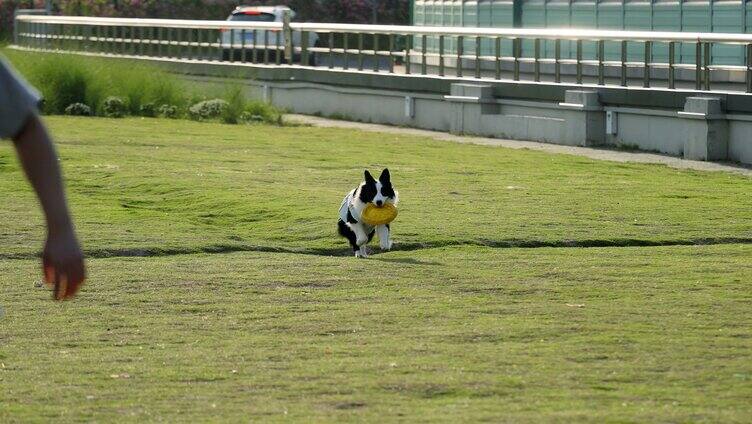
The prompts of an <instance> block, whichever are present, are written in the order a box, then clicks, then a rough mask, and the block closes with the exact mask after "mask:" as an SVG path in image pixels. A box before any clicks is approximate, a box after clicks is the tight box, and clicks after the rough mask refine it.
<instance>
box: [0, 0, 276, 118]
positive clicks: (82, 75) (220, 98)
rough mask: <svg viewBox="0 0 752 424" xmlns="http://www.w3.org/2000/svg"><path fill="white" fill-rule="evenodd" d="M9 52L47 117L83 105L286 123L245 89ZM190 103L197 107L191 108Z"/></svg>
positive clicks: (149, 68)
mask: <svg viewBox="0 0 752 424" xmlns="http://www.w3.org/2000/svg"><path fill="white" fill-rule="evenodd" d="M0 1H2V0H0ZM4 54H6V55H7V57H8V58H9V59H10V60H11V61H12V63H13V65H14V66H15V67H16V68H17V69H18V70H19V71H20V72H21V74H23V75H24V76H25V77H26V79H27V80H29V82H30V83H31V84H32V85H34V86H35V87H37V88H38V89H39V91H40V92H41V93H42V96H43V97H44V99H45V104H44V107H43V112H44V113H46V114H64V113H66V114H67V113H69V112H67V111H66V109H67V108H68V107H69V106H71V105H72V104H74V103H81V104H83V105H90V114H92V115H104V116H110V117H121V116H125V115H128V114H130V115H137V116H138V115H140V116H159V117H165V118H171V119H177V118H182V117H185V116H186V115H187V116H188V117H190V118H192V119H196V120H221V121H223V122H226V123H230V124H236V123H255V122H266V123H270V124H277V125H279V124H280V122H281V116H282V115H281V112H280V111H279V110H278V109H276V108H275V107H273V106H271V105H269V104H266V103H262V102H259V101H251V102H249V101H247V100H246V98H245V97H244V95H243V90H242V88H241V87H240V86H235V87H232V88H231V89H229V90H225V91H224V92H221V91H219V92H217V91H215V90H212V89H202V88H200V87H194V86H187V85H186V84H185V83H184V82H182V80H180V79H179V77H177V76H175V75H172V74H169V73H167V72H165V71H163V70H162V69H160V68H158V67H155V66H153V65H148V64H140V63H133V62H131V61H125V60H119V59H104V58H91V57H82V56H78V55H68V54H45V53H25V52H19V51H14V50H4ZM206 99H213V100H206ZM188 105H193V106H192V107H191V108H190V110H188V107H187V106H188ZM75 110H76V111H77V110H78V107H77V108H76V109H75ZM73 111H74V110H71V111H70V113H73Z"/></svg>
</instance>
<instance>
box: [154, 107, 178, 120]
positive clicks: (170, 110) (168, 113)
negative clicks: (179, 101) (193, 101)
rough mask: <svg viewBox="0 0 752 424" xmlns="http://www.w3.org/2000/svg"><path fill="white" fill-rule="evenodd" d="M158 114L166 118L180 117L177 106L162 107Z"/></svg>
mask: <svg viewBox="0 0 752 424" xmlns="http://www.w3.org/2000/svg"><path fill="white" fill-rule="evenodd" d="M157 112H159V116H162V117H164V118H170V119H177V117H178V107H177V106H175V105H162V106H160V107H159V109H158V110H157Z"/></svg>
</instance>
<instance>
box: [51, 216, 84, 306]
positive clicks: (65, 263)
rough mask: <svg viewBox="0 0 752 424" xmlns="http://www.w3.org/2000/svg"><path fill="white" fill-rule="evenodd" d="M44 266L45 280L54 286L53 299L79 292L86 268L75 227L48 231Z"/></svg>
mask: <svg viewBox="0 0 752 424" xmlns="http://www.w3.org/2000/svg"><path fill="white" fill-rule="evenodd" d="M42 266H43V268H44V279H45V282H46V283H47V285H48V286H51V287H52V288H53V294H52V296H53V299H55V300H67V299H71V298H72V297H74V296H75V295H76V293H78V289H79V288H80V286H81V285H82V284H83V282H84V280H85V279H86V268H85V265H84V255H83V253H82V252H81V247H80V246H79V245H78V240H77V239H76V234H75V233H74V232H73V228H67V229H65V230H63V231H60V232H53V231H51V232H49V233H48V235H47V242H46V243H45V245H44V253H43V254H42Z"/></svg>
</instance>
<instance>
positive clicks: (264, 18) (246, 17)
mask: <svg viewBox="0 0 752 424" xmlns="http://www.w3.org/2000/svg"><path fill="white" fill-rule="evenodd" d="M229 20H231V21H239V22H274V15H273V14H271V13H253V14H246V13H237V14H233V15H232V16H230V19H229Z"/></svg>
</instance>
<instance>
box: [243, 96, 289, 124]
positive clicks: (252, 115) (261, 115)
mask: <svg viewBox="0 0 752 424" xmlns="http://www.w3.org/2000/svg"><path fill="white" fill-rule="evenodd" d="M245 116H246V117H248V118H249V119H247V120H246V121H247V122H265V123H267V124H273V125H281V124H282V113H281V112H280V111H279V109H277V108H275V107H274V106H272V105H270V104H268V103H264V102H260V101H252V102H248V103H247V104H246V106H245Z"/></svg>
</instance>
